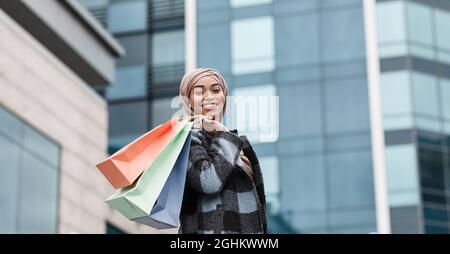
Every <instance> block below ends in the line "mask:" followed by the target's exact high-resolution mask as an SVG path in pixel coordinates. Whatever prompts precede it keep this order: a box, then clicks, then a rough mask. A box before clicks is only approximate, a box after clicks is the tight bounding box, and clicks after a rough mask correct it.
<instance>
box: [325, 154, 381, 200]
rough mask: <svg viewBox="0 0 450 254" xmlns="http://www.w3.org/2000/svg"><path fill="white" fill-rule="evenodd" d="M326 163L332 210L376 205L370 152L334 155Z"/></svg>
mask: <svg viewBox="0 0 450 254" xmlns="http://www.w3.org/2000/svg"><path fill="white" fill-rule="evenodd" d="M326 161H327V165H328V171H329V174H330V176H329V177H330V183H329V188H330V190H329V193H330V202H331V207H332V208H350V207H353V206H359V207H361V206H374V205H375V204H374V189H373V172H372V159H371V153H370V151H358V152H345V153H344V152H341V153H333V154H329V155H328V156H327V160H326Z"/></svg>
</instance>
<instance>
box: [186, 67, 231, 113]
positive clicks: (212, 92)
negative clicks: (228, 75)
mask: <svg viewBox="0 0 450 254" xmlns="http://www.w3.org/2000/svg"><path fill="white" fill-rule="evenodd" d="M189 100H190V102H191V107H192V108H193V109H194V113H195V114H196V115H200V114H201V115H208V116H211V117H213V119H215V120H218V119H221V117H222V112H223V107H224V105H225V94H224V91H223V89H222V87H221V86H220V85H219V84H218V82H217V81H216V80H215V79H214V78H212V77H209V76H205V77H203V78H201V79H199V80H198V81H197V82H196V83H195V84H194V87H193V89H192V91H191V94H190V95H189Z"/></svg>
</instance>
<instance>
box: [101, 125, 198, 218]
mask: <svg viewBox="0 0 450 254" xmlns="http://www.w3.org/2000/svg"><path fill="white" fill-rule="evenodd" d="M192 124H193V123H192V122H188V121H185V122H184V126H183V127H181V128H180V129H179V131H178V132H177V134H176V135H175V137H174V138H173V139H172V141H171V142H170V143H169V144H168V145H167V146H166V148H165V149H164V150H163V151H162V152H161V154H160V155H159V156H158V158H156V160H155V161H154V162H153V164H152V165H150V167H148V168H147V169H146V170H145V171H144V172H143V173H142V175H141V176H140V178H139V179H138V180H137V181H136V182H135V183H134V184H133V185H131V186H128V187H125V188H121V189H118V190H117V191H116V193H114V194H113V195H112V196H110V197H109V198H107V199H106V200H105V201H106V202H107V203H108V204H109V205H110V206H111V207H112V208H114V209H115V210H117V211H118V212H120V213H121V214H122V215H124V216H125V217H127V218H128V219H135V218H139V217H144V216H148V215H149V214H150V212H151V210H152V208H153V206H154V204H155V202H156V200H157V199H158V196H159V194H160V193H161V191H162V189H163V187H164V184H165V183H166V181H167V178H168V177H169V175H170V172H171V170H172V168H173V167H174V165H175V162H176V160H177V158H178V155H179V154H180V152H181V150H182V148H183V145H184V143H185V140H186V139H187V137H188V135H189V132H190V130H191V128H192Z"/></svg>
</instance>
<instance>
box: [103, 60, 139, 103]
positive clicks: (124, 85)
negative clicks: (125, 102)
mask: <svg viewBox="0 0 450 254" xmlns="http://www.w3.org/2000/svg"><path fill="white" fill-rule="evenodd" d="M146 73H147V72H146V67H145V66H130V67H123V68H119V69H117V71H116V81H115V83H114V84H111V86H109V87H108V88H107V89H106V97H107V98H108V99H124V98H133V97H144V96H146V94H147V83H146V80H147V78H146Z"/></svg>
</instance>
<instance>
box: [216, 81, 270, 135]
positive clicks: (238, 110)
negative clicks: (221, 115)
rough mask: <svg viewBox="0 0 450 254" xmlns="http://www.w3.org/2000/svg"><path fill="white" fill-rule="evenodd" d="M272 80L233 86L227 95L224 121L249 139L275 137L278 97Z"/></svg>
mask: <svg viewBox="0 0 450 254" xmlns="http://www.w3.org/2000/svg"><path fill="white" fill-rule="evenodd" d="M276 94H277V92H276V88H275V86H274V85H272V84H268V85H259V86H249V87H235V88H233V89H232V91H231V95H232V97H228V98H227V111H226V113H225V114H226V115H225V116H226V118H227V119H230V118H231V119H230V120H231V122H226V124H227V125H228V126H230V127H231V128H236V129H238V131H239V134H240V135H246V136H247V137H248V139H249V140H250V141H251V142H254V143H259V142H274V141H276V140H277V139H278V97H276Z"/></svg>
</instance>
